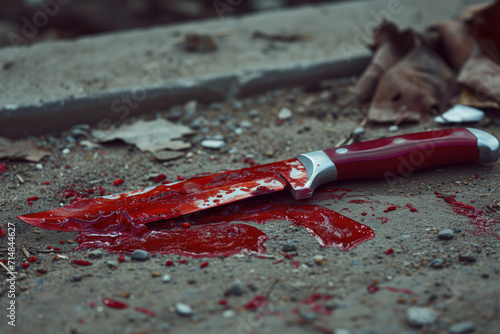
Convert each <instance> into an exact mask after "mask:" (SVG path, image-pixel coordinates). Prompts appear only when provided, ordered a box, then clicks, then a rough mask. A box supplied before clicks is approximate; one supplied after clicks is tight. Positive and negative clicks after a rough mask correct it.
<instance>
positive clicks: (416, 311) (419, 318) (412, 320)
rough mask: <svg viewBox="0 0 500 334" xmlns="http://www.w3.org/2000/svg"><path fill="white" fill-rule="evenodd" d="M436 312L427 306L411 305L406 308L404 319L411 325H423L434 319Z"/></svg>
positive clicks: (417, 326)
mask: <svg viewBox="0 0 500 334" xmlns="http://www.w3.org/2000/svg"><path fill="white" fill-rule="evenodd" d="M436 318H437V316H436V313H435V312H434V311H433V310H432V309H430V308H428V307H419V306H412V307H409V308H408V309H407V310H406V320H407V321H408V324H409V325H410V326H412V327H416V328H419V327H423V326H428V325H430V324H432V323H433V322H434V321H436Z"/></svg>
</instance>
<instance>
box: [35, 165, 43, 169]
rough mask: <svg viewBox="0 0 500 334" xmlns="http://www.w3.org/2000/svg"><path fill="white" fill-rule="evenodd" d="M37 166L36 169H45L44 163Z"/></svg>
mask: <svg viewBox="0 0 500 334" xmlns="http://www.w3.org/2000/svg"><path fill="white" fill-rule="evenodd" d="M35 168H36V169H43V165H42V164H36V165H35Z"/></svg>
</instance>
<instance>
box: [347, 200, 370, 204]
mask: <svg viewBox="0 0 500 334" xmlns="http://www.w3.org/2000/svg"><path fill="white" fill-rule="evenodd" d="M347 203H355V204H365V203H370V201H366V200H364V199H352V200H350V201H349V202H347Z"/></svg>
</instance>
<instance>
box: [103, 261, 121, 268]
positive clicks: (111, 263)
mask: <svg viewBox="0 0 500 334" xmlns="http://www.w3.org/2000/svg"><path fill="white" fill-rule="evenodd" d="M106 266H107V267H108V268H110V269H113V268H118V262H116V261H113V260H111V261H108V262H106Z"/></svg>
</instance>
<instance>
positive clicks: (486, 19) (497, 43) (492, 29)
mask: <svg viewBox="0 0 500 334" xmlns="http://www.w3.org/2000/svg"><path fill="white" fill-rule="evenodd" d="M498 20H500V0H497V1H495V2H494V3H491V4H488V5H486V6H484V7H483V8H480V9H476V10H475V11H474V12H473V13H472V14H471V15H470V20H469V21H468V22H467V23H468V25H469V31H470V34H471V36H472V37H474V39H475V40H476V42H477V44H478V45H479V47H480V48H481V50H482V51H483V53H484V54H485V55H487V56H488V57H490V58H491V59H493V60H494V61H495V62H496V63H497V64H500V24H499V22H498Z"/></svg>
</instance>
